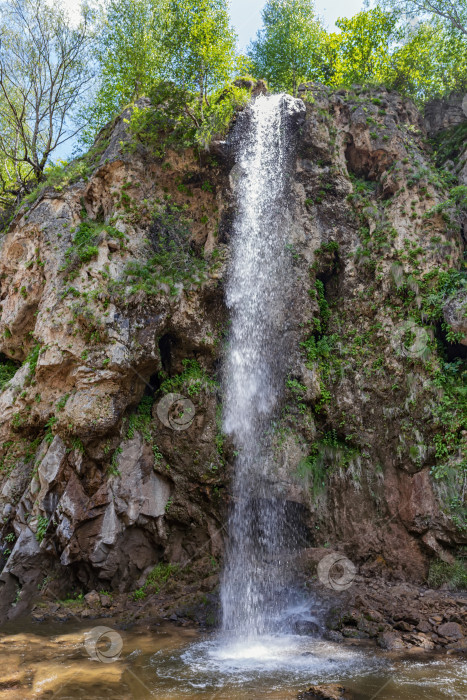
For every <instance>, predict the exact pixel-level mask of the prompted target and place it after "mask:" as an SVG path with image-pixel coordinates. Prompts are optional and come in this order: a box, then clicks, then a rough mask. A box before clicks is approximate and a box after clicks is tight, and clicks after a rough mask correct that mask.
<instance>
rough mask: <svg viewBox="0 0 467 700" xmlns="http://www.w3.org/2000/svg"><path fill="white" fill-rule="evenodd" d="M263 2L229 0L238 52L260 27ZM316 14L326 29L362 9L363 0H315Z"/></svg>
mask: <svg viewBox="0 0 467 700" xmlns="http://www.w3.org/2000/svg"><path fill="white" fill-rule="evenodd" d="M264 4H265V0H230V8H231V10H230V14H231V16H232V23H233V25H234V27H235V29H236V31H237V34H238V42H239V48H240V50H244V49H245V48H246V47H247V46H248V44H249V42H250V40H251V39H254V38H255V36H256V32H257V31H258V29H259V28H260V26H261V9H262V8H263V7H264ZM315 7H316V12H317V13H318V15H319V16H320V17H321V18H322V19H323V20H324V24H325V26H326V27H327V28H328V29H333V27H334V22H335V21H336V19H337V18H338V17H352V16H353V15H355V14H356V13H357V12H359V11H360V10H361V9H362V8H363V0H316V2H315Z"/></svg>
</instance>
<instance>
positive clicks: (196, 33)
mask: <svg viewBox="0 0 467 700" xmlns="http://www.w3.org/2000/svg"><path fill="white" fill-rule="evenodd" d="M169 16H170V20H169V21H170V27H169V31H167V32H166V34H165V37H164V47H165V48H166V50H167V54H168V55H169V73H170V76H171V78H172V79H173V80H174V82H175V83H176V84H177V85H179V86H181V87H183V88H184V89H185V90H186V91H188V92H192V93H197V96H198V104H199V108H200V117H201V119H202V118H203V108H204V104H205V103H208V104H209V98H208V95H209V94H211V93H212V92H215V91H216V90H218V89H219V88H222V87H223V86H224V85H225V84H226V83H227V82H229V80H230V79H231V77H232V74H233V73H234V72H235V71H236V70H238V68H239V67H240V66H239V64H238V61H237V59H236V56H235V39H236V37H235V34H234V32H233V30H232V28H231V26H230V20H229V11H228V5H227V2H226V0H169Z"/></svg>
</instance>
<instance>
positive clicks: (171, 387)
mask: <svg viewBox="0 0 467 700" xmlns="http://www.w3.org/2000/svg"><path fill="white" fill-rule="evenodd" d="M182 365H183V372H182V373H181V374H177V375H175V376H174V377H169V378H168V379H165V380H164V381H163V382H162V384H161V387H160V390H161V392H162V393H163V394H169V393H174V394H176V393H183V392H186V393H188V396H198V395H199V394H200V393H201V392H202V391H206V392H212V391H215V390H216V389H217V383H216V382H215V381H214V380H213V379H211V378H210V377H209V376H208V374H207V373H206V372H205V371H204V370H203V369H202V368H201V367H200V366H199V364H198V362H197V361H196V360H188V359H186V360H183V361H182Z"/></svg>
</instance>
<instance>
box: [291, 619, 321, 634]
mask: <svg viewBox="0 0 467 700" xmlns="http://www.w3.org/2000/svg"><path fill="white" fill-rule="evenodd" d="M293 631H294V633H295V634H299V635H302V636H310V637H315V636H317V635H318V634H319V632H320V628H319V625H317V624H316V622H312V621H311V620H297V621H296V622H295V623H294V625H293Z"/></svg>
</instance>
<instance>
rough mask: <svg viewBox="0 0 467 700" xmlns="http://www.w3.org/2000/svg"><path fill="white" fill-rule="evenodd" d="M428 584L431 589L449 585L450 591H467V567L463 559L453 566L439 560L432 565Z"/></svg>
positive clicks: (457, 560)
mask: <svg viewBox="0 0 467 700" xmlns="http://www.w3.org/2000/svg"><path fill="white" fill-rule="evenodd" d="M427 583H428V585H429V586H430V587H431V588H441V586H444V585H447V587H448V588H449V589H450V590H454V591H457V590H461V591H465V590H467V565H466V562H465V561H464V560H463V559H456V561H455V562H454V563H453V564H448V563H447V562H444V561H441V560H440V559H437V560H436V561H433V562H432V563H431V565H430V570H429V573H428V579H427Z"/></svg>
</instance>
